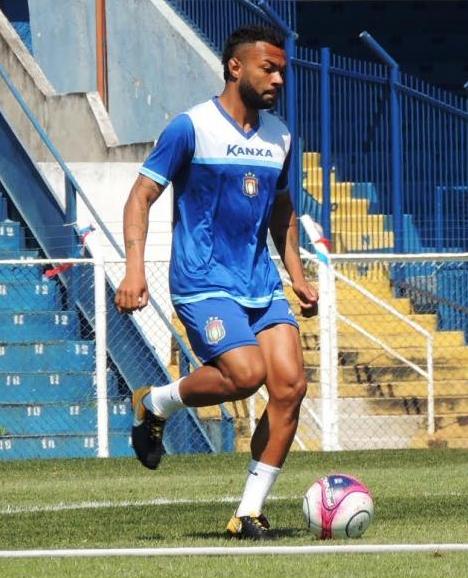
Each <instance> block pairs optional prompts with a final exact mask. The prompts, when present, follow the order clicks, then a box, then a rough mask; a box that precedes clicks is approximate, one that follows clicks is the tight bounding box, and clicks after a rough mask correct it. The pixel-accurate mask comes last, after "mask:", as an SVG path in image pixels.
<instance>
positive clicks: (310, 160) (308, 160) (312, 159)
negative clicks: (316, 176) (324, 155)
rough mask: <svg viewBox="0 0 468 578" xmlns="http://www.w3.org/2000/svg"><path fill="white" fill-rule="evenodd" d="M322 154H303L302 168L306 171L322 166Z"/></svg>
mask: <svg viewBox="0 0 468 578" xmlns="http://www.w3.org/2000/svg"><path fill="white" fill-rule="evenodd" d="M320 158H321V157H320V153H317V152H309V151H307V152H304V153H302V167H303V170H304V171H307V170H309V169H311V168H315V167H319V166H320Z"/></svg>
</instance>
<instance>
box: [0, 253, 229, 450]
mask: <svg viewBox="0 0 468 578" xmlns="http://www.w3.org/2000/svg"><path fill="white" fill-rule="evenodd" d="M123 272H124V263H123V262H122V260H120V262H117V263H116V262H110V263H106V265H104V261H103V260H102V258H101V259H80V260H76V259H66V260H59V261H51V260H45V259H42V260H41V259H28V258H23V259H16V260H3V261H1V262H0V318H1V323H0V460H1V459H22V458H51V457H55V458H63V457H96V456H97V457H108V456H132V455H133V450H132V448H131V440H130V428H131V424H132V410H131V390H133V389H135V388H136V387H140V386H141V385H145V384H148V385H151V384H155V385H162V384H165V383H169V382H170V381H172V380H173V379H175V378H176V377H178V376H179V375H184V374H185V373H186V372H187V371H189V370H190V366H191V358H190V356H187V355H186V353H185V351H186V348H185V346H184V348H182V349H181V347H180V345H179V344H178V343H177V341H176V340H175V337H174V333H173V329H172V328H171V329H170V328H169V321H168V320H167V318H165V317H161V312H165V313H166V314H168V311H167V303H168V301H167V290H166V288H165V285H166V284H167V263H166V264H164V263H162V264H161V263H149V264H148V270H147V272H148V279H149V285H150V288H151V290H153V291H154V293H155V294H157V296H158V301H159V303H161V305H158V303H156V301H155V300H152V303H151V304H150V305H149V306H148V307H147V308H146V309H145V310H144V311H142V312H138V313H135V314H134V315H133V316H129V315H120V314H119V313H118V312H117V310H116V308H115V307H114V304H113V300H114V287H115V285H117V284H118V283H119V282H120V280H121V279H122V277H123ZM168 316H169V319H170V318H171V315H170V313H169V314H168ZM193 363H194V364H197V362H196V361H195V360H193ZM233 442H234V433H233V423H232V419H231V418H230V416H229V415H228V413H227V412H226V410H225V409H224V408H220V407H218V406H217V407H215V408H212V409H211V410H210V411H208V412H205V413H204V414H203V415H201V416H199V413H198V411H196V410H192V409H190V408H189V409H187V410H183V411H181V412H178V413H177V414H176V415H174V416H173V417H172V418H171V419H170V420H169V422H168V424H167V431H166V433H165V440H164V447H165V451H166V452H167V453H197V452H219V451H231V450H232V449H233Z"/></svg>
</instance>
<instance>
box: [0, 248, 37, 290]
mask: <svg viewBox="0 0 468 578" xmlns="http://www.w3.org/2000/svg"><path fill="white" fill-rule="evenodd" d="M38 255H39V253H38V252H37V251H36V252H35V257H34V258H37V256H38ZM6 258H7V257H4V256H3V257H0V259H6ZM9 258H15V259H16V258H17V257H9ZM28 260H29V259H23V261H25V264H24V265H4V264H3V263H1V262H0V283H4V282H7V283H8V282H12V281H13V282H20V283H25V282H26V283H34V284H37V283H41V282H42V273H43V270H44V267H42V265H30V264H27V261H28Z"/></svg>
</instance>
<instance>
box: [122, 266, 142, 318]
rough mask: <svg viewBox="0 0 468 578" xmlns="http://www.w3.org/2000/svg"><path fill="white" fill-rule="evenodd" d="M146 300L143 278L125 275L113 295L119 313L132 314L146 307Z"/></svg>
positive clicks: (137, 275)
mask: <svg viewBox="0 0 468 578" xmlns="http://www.w3.org/2000/svg"><path fill="white" fill-rule="evenodd" d="M148 299H149V292H148V284H147V283H146V278H145V276H144V275H143V274H129V273H127V274H126V275H125V277H124V279H123V281H122V283H120V286H119V288H118V289H117V292H116V294H115V306H116V307H117V311H118V312H119V313H132V312H133V311H137V310H138V311H140V310H141V309H143V307H146V305H147V304H148Z"/></svg>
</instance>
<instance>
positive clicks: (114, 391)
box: [0, 371, 119, 404]
mask: <svg viewBox="0 0 468 578" xmlns="http://www.w3.org/2000/svg"><path fill="white" fill-rule="evenodd" d="M95 392H96V379H95V374H94V372H93V371H69V372H64V371H62V372H57V373H49V372H36V373H32V372H31V373H28V372H14V373H5V372H3V373H0V402H1V403H9V404H15V403H32V402H34V403H36V402H38V403H47V402H53V401H55V402H57V401H61V402H63V403H67V402H68V403H71V402H83V401H89V400H90V399H94V398H95V396H96V395H95ZM107 395H108V397H109V399H115V398H117V397H119V390H118V385H117V377H116V375H115V374H114V373H113V372H111V371H109V372H108V373H107Z"/></svg>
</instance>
